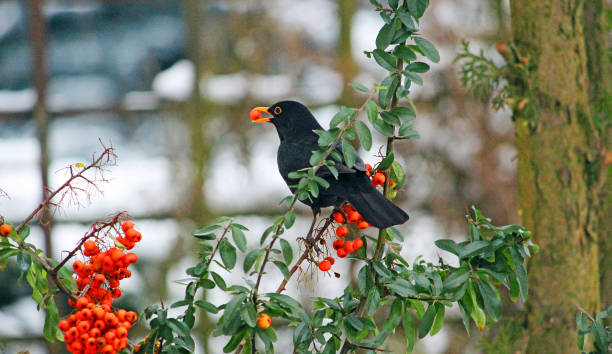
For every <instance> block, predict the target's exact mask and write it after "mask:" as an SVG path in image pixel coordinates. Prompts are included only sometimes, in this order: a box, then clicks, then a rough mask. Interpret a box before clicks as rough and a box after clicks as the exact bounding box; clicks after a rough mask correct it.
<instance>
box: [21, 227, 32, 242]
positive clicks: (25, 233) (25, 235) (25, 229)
mask: <svg viewBox="0 0 612 354" xmlns="http://www.w3.org/2000/svg"><path fill="white" fill-rule="evenodd" d="M18 235H19V243H23V241H25V239H26V238H28V236H30V226H29V225H27V224H26V225H23V227H22V228H21V230H19V233H18Z"/></svg>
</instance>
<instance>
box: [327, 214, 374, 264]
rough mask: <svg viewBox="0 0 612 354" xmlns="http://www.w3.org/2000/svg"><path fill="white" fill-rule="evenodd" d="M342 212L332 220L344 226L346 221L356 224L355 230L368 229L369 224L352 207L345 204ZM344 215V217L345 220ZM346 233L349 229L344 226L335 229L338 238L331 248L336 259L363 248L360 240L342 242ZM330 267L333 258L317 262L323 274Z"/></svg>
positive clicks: (334, 215)
mask: <svg viewBox="0 0 612 354" xmlns="http://www.w3.org/2000/svg"><path fill="white" fill-rule="evenodd" d="M342 211H343V212H344V214H343V213H341V212H339V211H337V212H335V213H334V214H333V218H334V220H335V221H336V222H337V223H338V224H345V223H346V222H347V221H348V222H349V223H352V224H356V225H357V228H358V229H360V230H363V229H367V228H368V227H370V224H368V222H367V221H365V220H363V218H362V217H361V214H359V212H358V211H357V210H355V207H354V206H352V205H350V204H345V205H344V206H343V207H342ZM344 215H346V219H345V217H344ZM348 233H349V229H348V227H347V226H346V225H340V226H338V227H337V228H336V236H337V237H338V238H337V239H336V240H335V241H334V243H333V247H334V249H335V250H336V255H337V256H338V258H344V257H346V256H348V255H349V254H350V253H352V252H355V251H357V250H358V249H360V248H361V247H363V240H362V239H361V238H356V239H354V240H351V241H344V240H343V239H344V237H346V236H347V235H348ZM332 265H334V258H333V257H327V258H325V259H324V260H322V261H321V262H319V269H320V270H321V271H323V272H327V271H328V270H330V269H331V266H332Z"/></svg>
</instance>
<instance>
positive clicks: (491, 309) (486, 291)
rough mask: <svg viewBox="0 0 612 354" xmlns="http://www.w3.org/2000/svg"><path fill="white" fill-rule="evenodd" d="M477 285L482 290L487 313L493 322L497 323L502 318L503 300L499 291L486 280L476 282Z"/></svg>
mask: <svg viewBox="0 0 612 354" xmlns="http://www.w3.org/2000/svg"><path fill="white" fill-rule="evenodd" d="M476 285H478V289H479V290H480V294H481V295H482V299H483V301H484V305H485V311H486V312H487V314H489V317H491V319H492V320H493V322H497V321H498V320H499V318H500V317H501V309H502V304H501V298H500V296H499V292H498V291H497V289H496V288H495V287H494V286H493V285H491V283H489V282H488V281H486V280H476Z"/></svg>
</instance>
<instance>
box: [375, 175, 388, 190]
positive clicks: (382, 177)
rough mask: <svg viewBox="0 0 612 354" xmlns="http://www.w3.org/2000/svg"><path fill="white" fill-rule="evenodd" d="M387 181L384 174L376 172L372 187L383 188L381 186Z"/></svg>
mask: <svg viewBox="0 0 612 354" xmlns="http://www.w3.org/2000/svg"><path fill="white" fill-rule="evenodd" d="M386 179H387V177H385V174H384V173H382V172H376V174H374V177H373V178H372V185H373V186H374V187H376V186H381V185H383V184H385V180H386Z"/></svg>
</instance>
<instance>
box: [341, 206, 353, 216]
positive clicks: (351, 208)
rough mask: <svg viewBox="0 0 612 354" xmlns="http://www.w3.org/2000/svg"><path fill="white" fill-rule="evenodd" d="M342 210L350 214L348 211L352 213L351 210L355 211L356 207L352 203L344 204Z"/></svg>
mask: <svg viewBox="0 0 612 354" xmlns="http://www.w3.org/2000/svg"><path fill="white" fill-rule="evenodd" d="M342 211H343V212H344V213H345V214H348V213H350V212H351V211H355V207H354V206H352V205H350V204H344V206H343V207H342Z"/></svg>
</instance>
